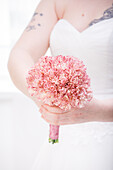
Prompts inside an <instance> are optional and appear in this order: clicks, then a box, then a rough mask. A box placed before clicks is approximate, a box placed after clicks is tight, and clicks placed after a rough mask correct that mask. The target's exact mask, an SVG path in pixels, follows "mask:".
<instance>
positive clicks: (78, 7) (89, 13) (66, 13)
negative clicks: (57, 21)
mask: <svg viewBox="0 0 113 170" xmlns="http://www.w3.org/2000/svg"><path fill="white" fill-rule="evenodd" d="M112 3H113V0H108V1H106V2H104V3H101V0H100V3H99V2H98V3H97V2H96V1H90V2H89V3H87V2H86V0H85V1H82V0H80V1H79V2H76V1H72V0H71V1H70V2H68V1H67V3H66V4H65V5H64V9H63V8H62V9H63V15H62V17H61V18H64V19H66V20H67V21H69V22H70V24H72V25H73V26H74V27H75V28H76V29H77V30H78V31H79V32H82V31H84V30H85V29H86V28H88V27H89V24H93V22H94V23H95V22H99V21H101V20H104V19H106V17H107V18H112V17H113V4H112Z"/></svg>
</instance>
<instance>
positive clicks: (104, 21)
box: [58, 18, 113, 34]
mask: <svg viewBox="0 0 113 170" xmlns="http://www.w3.org/2000/svg"><path fill="white" fill-rule="evenodd" d="M111 20H113V18H109V19H105V20H102V21H100V22H97V23H96V24H93V25H91V26H89V27H87V28H86V29H84V30H83V31H81V32H80V31H79V30H78V29H77V28H76V27H74V26H73V25H72V24H71V23H70V22H69V21H68V20H67V19H65V18H61V19H59V20H58V22H62V21H64V22H66V23H67V24H68V25H70V26H71V27H72V28H73V29H74V30H75V31H76V32H78V34H83V33H84V32H86V31H88V30H90V29H92V28H94V27H96V26H99V25H101V24H104V23H106V22H108V21H111Z"/></svg>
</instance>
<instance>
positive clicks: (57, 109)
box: [42, 104, 66, 114]
mask: <svg viewBox="0 0 113 170" xmlns="http://www.w3.org/2000/svg"><path fill="white" fill-rule="evenodd" d="M42 107H44V108H45V109H46V110H48V111H50V112H52V113H55V114H59V113H66V111H64V110H63V109H60V107H58V106H50V105H47V104H44V105H42Z"/></svg>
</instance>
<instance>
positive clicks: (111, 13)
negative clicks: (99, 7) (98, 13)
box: [89, 3, 113, 26]
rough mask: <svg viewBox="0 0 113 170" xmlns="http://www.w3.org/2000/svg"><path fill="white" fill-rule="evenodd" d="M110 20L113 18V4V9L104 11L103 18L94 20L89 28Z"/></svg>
mask: <svg viewBox="0 0 113 170" xmlns="http://www.w3.org/2000/svg"><path fill="white" fill-rule="evenodd" d="M110 18H113V3H112V7H110V8H108V9H107V10H105V11H104V13H103V16H102V17H101V18H99V19H94V20H93V21H91V22H90V24H89V26H91V25H93V24H96V23H97V22H100V21H103V20H106V19H110Z"/></svg>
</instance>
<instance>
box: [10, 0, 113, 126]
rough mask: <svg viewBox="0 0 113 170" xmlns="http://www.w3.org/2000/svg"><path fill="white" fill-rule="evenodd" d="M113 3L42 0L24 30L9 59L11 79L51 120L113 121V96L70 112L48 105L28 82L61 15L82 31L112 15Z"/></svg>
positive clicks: (111, 0)
mask: <svg viewBox="0 0 113 170" xmlns="http://www.w3.org/2000/svg"><path fill="white" fill-rule="evenodd" d="M112 3H113V0H95V1H91V0H79V1H78V0H41V3H40V4H39V5H38V6H37V8H36V10H35V12H34V14H33V16H32V18H31V20H30V22H29V24H28V25H27V27H26V28H25V30H24V32H23V34H22V35H21V37H20V38H19V40H18V41H17V43H16V44H15V46H14V47H13V49H12V50H11V53H10V57H9V60H8V70H9V73H10V76H11V79H12V81H13V83H14V84H15V86H16V87H17V88H18V89H19V90H20V91H22V92H23V93H24V94H25V95H26V96H28V97H30V98H31V99H32V100H33V101H34V102H35V103H36V105H37V107H39V108H40V113H41V115H42V116H43V119H44V120H45V121H46V122H47V123H51V124H55V125H67V124H76V123H83V122H90V121H104V122H109V121H110V122H111V121H113V99H108V100H97V99H95V98H93V99H92V100H91V102H89V103H88V104H87V105H86V106H84V108H81V109H76V108H73V109H71V110H70V111H69V112H63V111H62V110H61V109H60V108H58V107H56V106H49V105H45V104H44V103H42V102H39V101H37V99H36V98H35V97H31V96H30V95H29V93H28V90H27V84H26V75H27V73H28V70H29V69H30V68H31V67H32V66H33V65H34V64H35V63H36V62H38V59H39V58H40V56H43V55H45V53H46V51H47V50H48V48H49V40H50V39H49V38H50V34H51V31H52V30H53V27H54V26H55V24H56V23H57V21H58V20H59V19H62V18H64V19H66V20H68V21H69V22H70V23H71V24H72V25H73V26H74V27H75V28H76V29H77V30H78V31H79V32H82V31H84V30H85V29H87V28H88V27H89V26H91V25H92V24H96V23H97V22H101V21H102V20H103V19H106V15H107V17H108V19H109V18H111V17H113V15H112V14H113V13H112V8H113V7H112ZM47 7H48V8H47ZM110 11H111V13H110ZM95 19H96V21H95ZM78 21H79V22H78Z"/></svg>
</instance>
